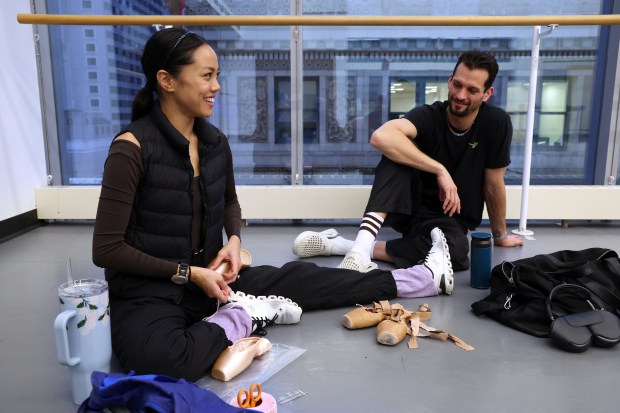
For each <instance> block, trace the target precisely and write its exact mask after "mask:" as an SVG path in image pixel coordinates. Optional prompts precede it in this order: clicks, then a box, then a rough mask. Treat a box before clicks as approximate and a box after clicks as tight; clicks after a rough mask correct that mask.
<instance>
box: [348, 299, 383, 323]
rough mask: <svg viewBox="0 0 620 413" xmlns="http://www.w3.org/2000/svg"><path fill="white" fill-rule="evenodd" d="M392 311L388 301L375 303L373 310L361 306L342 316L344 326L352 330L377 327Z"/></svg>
mask: <svg viewBox="0 0 620 413" xmlns="http://www.w3.org/2000/svg"><path fill="white" fill-rule="evenodd" d="M390 311H391V307H390V303H389V302H388V301H381V302H379V303H373V306H372V308H367V307H364V306H361V305H360V306H358V307H357V308H355V309H353V310H351V311H349V312H348V313H346V314H345V315H343V316H342V324H343V325H344V326H345V327H346V328H348V329H351V330H354V329H357V328H366V327H372V326H376V325H377V324H379V323H380V322H381V321H383V320H385V317H387V316H388V315H389V314H390Z"/></svg>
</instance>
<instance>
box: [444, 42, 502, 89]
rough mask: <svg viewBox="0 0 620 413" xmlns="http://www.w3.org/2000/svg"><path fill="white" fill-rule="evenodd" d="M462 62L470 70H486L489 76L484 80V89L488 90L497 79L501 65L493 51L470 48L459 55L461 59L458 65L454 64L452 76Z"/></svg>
mask: <svg viewBox="0 0 620 413" xmlns="http://www.w3.org/2000/svg"><path fill="white" fill-rule="evenodd" d="M461 63H463V64H464V65H465V66H466V67H467V68H468V69H469V70H473V69H482V70H486V71H487V73H488V74H489V77H488V78H487V81H486V82H484V90H485V91H486V90H488V89H489V88H490V87H491V86H493V82H494V81H495V77H496V76H497V72H498V71H499V65H498V64H497V60H495V57H494V56H493V55H492V54H491V53H487V52H481V51H480V50H469V51H467V52H465V53H463V54H462V55H461V56H459V60H457V62H456V65H454V70H453V71H452V76H454V74H455V73H456V68H457V67H459V65H460V64H461Z"/></svg>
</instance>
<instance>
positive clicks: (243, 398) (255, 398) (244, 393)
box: [237, 383, 263, 409]
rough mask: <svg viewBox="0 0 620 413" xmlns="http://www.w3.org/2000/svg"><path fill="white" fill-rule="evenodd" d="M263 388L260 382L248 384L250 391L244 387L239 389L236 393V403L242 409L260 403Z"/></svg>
mask: <svg viewBox="0 0 620 413" xmlns="http://www.w3.org/2000/svg"><path fill="white" fill-rule="evenodd" d="M262 394H263V389H261V387H260V384H258V383H254V384H252V385H251V386H250V391H248V390H246V389H242V390H239V393H237V404H238V405H239V407H243V408H244V409H248V408H252V407H256V406H258V405H259V404H260V401H261V397H262Z"/></svg>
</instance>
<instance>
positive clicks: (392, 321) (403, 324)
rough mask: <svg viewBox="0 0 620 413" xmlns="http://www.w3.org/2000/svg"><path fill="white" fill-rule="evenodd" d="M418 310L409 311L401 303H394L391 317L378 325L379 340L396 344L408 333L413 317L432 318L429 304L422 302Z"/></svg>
mask: <svg viewBox="0 0 620 413" xmlns="http://www.w3.org/2000/svg"><path fill="white" fill-rule="evenodd" d="M418 310H419V311H409V310H407V309H405V308H403V306H402V305H400V304H394V305H392V308H391V312H390V315H389V317H388V318H386V319H385V320H383V321H381V322H380V323H379V325H377V330H376V332H377V342H379V343H381V344H385V345H388V346H394V345H396V344H398V343H400V342H401V341H403V339H404V338H405V336H406V335H407V323H408V322H409V320H410V319H411V318H412V317H414V316H415V317H416V318H418V319H420V320H428V319H430V318H431V314H432V313H431V310H430V308H429V307H428V304H421V305H420V306H419V307H418Z"/></svg>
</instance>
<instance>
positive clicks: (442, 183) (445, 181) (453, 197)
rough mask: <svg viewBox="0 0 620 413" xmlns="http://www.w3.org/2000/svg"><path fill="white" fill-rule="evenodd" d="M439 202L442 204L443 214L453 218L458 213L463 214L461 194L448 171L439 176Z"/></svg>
mask: <svg viewBox="0 0 620 413" xmlns="http://www.w3.org/2000/svg"><path fill="white" fill-rule="evenodd" d="M437 186H438V187H439V200H440V201H441V202H442V208H443V213H444V214H446V215H448V216H449V217H451V216H452V215H454V213H455V212H456V213H457V214H460V213H461V199H460V198H459V192H458V190H457V188H456V185H455V184H454V181H453V180H452V177H451V176H450V174H449V173H448V171H444V172H443V173H440V174H437Z"/></svg>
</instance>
